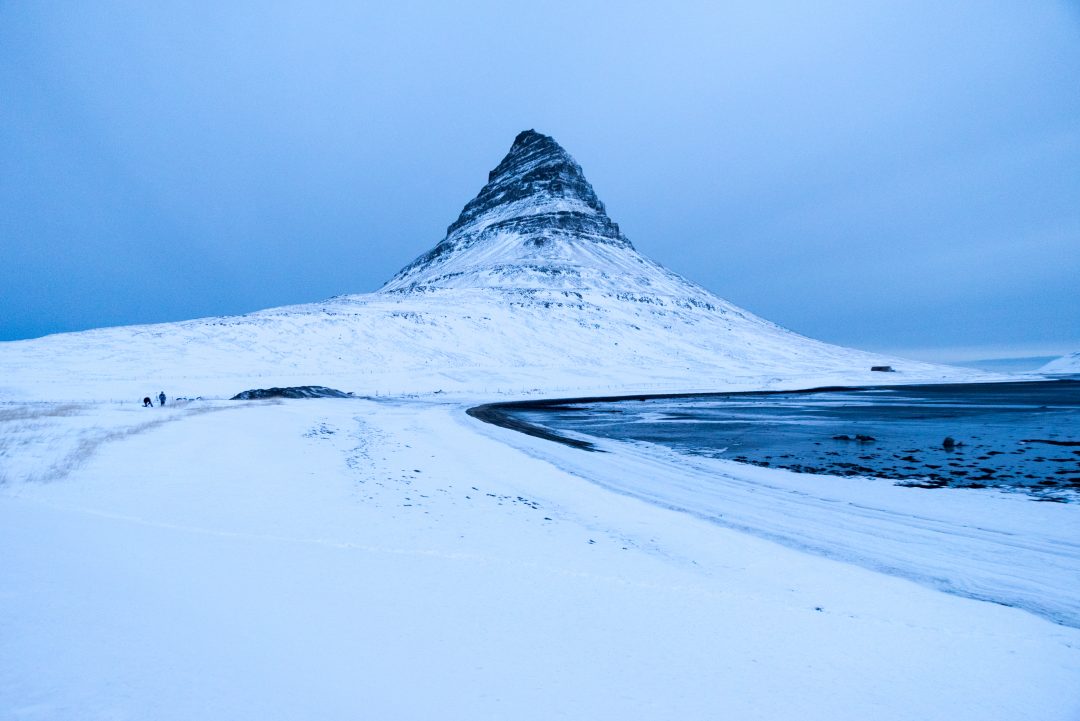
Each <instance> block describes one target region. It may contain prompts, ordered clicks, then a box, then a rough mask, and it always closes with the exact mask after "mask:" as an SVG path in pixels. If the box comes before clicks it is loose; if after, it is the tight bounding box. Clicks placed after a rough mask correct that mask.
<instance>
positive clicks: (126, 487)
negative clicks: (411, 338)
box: [0, 400, 1080, 720]
mask: <svg viewBox="0 0 1080 721" xmlns="http://www.w3.org/2000/svg"><path fill="white" fill-rule="evenodd" d="M208 407H215V408H216V407H225V410H222V411H221V412H203V413H197V414H196V413H189V414H186V415H183V416H182V417H180V418H179V420H178V421H177V422H170V423H164V424H161V425H159V426H156V427H153V428H150V429H147V430H145V431H144V432H140V433H136V434H128V435H124V436H115V437H110V440H109V441H107V442H103V443H102V444H100V445H99V446H97V447H96V448H95V450H94V452H93V453H92V454H90V455H89V456H88V457H87V458H86V460H85V462H84V464H83V465H82V466H81V467H80V468H77V469H75V470H73V471H72V472H71V473H70V474H69V475H67V476H66V477H64V478H62V479H58V480H56V481H53V482H34V483H28V482H18V483H8V484H6V485H4V486H2V487H0V557H2V558H3V559H4V563H3V564H0V638H2V639H3V640H4V642H3V643H2V644H0V718H16V719H38V718H47V719H106V718H107V719H115V718H155V719H173V718H175V719H190V718H223V719H224V718H228V719H300V718H320V719H345V718H349V719H355V718H380V719H419V718H462V719H482V718H523V719H529V718H536V719H550V718H559V717H562V718H573V719H608V718H611V719H614V718H621V719H625V718H639V719H668V718H670V719H675V718H679V719H688V718H739V719H847V718H851V719H856V718H858V719H865V718H875V719H910V718H920V719H966V718H972V719H980V720H985V719H1040V720H1045V719H1069V718H1075V717H1076V715H1077V713H1078V712H1080V698H1078V695H1077V694H1076V692H1075V688H1076V680H1077V679H1078V678H1080V631H1077V630H1076V629H1073V628H1068V627H1064V626H1060V625H1054V624H1051V623H1049V622H1047V621H1045V620H1043V619H1041V618H1038V617H1036V616H1034V615H1031V614H1028V613H1025V612H1022V611H1019V610H1017V609H1011V608H1005V607H1002V606H998V605H993V604H988V603H982V602H977V601H973V600H969V599H965V598H960V597H957V596H951V595H946V594H942V593H938V592H935V591H933V590H930V589H928V588H925V587H923V586H920V585H916V584H914V583H911V582H909V581H906V580H903V579H899V578H895V577H890V576H886V575H882V574H878V573H873V572H871V571H868V570H865V569H862V568H859V567H856V566H853V565H848V564H843V563H839V562H837V561H833V560H829V559H826V558H821V557H815V556H810V555H806V554H804V553H800V552H797V551H794V550H791V549H789V548H785V547H783V546H780V545H777V544H775V543H771V542H768V541H765V540H762V539H759V538H755V537H753V536H751V535H747V534H743V533H737V532H735V531H732V530H729V529H727V528H723V527H720V526H717V525H716V524H714V523H709V522H706V521H704V520H701V519H698V518H695V517H693V516H690V515H687V514H684V513H677V512H674V511H671V510H668V509H665V508H661V507H658V506H655V505H651V504H648V503H644V502H642V501H640V500H638V499H635V498H632V497H629V496H627V495H618V494H613V493H611V492H610V491H608V490H605V489H603V488H601V487H600V486H598V485H595V484H592V483H588V482H585V481H583V480H582V479H580V478H578V477H576V476H574V475H571V474H569V473H567V472H565V471H562V470H559V469H558V468H557V467H556V466H555V465H553V464H552V463H551V462H549V461H548V460H545V459H542V458H539V457H536V456H537V454H536V453H535V451H534V449H529V448H524V449H523V448H521V447H513V446H511V445H507V444H506V443H505V442H504V441H503V439H502V438H498V439H497V438H496V437H495V436H497V435H498V434H499V433H501V430H500V429H492V428H490V427H487V426H483V425H482V424H479V423H478V422H476V421H474V420H473V419H471V418H468V417H467V416H465V415H464V413H463V406H462V405H461V404H456V403H447V404H438V403H432V402H424V401H400V400H398V401H390V400H387V401H382V402H376V401H365V400H356V401H352V400H346V401H342V400H314V401H311V400H309V401H288V402H279V403H274V402H253V403H236V404H225V403H221V404H216V403H215V404H208ZM140 410H142V409H140ZM154 410H157V409H154ZM114 412H115V409H112V408H110V407H108V406H104V407H102V408H101V413H102V415H101V417H100V419H99V421H100V423H101V424H102V426H103V427H109V426H111V425H114V424H115V423H116V419H115V417H114V415H113V414H114ZM146 412H147V413H150V412H151V409H146ZM181 412H182V411H178V413H181ZM94 413H95V412H94V411H93V410H91V411H88V412H87V415H86V416H83V417H84V418H86V419H93V418H94ZM65 432H66V431H65ZM530 440H531V439H530ZM537 443H539V441H537ZM526 451H528V452H526ZM590 455H597V457H599V454H590ZM653 469H654V471H653V472H654V473H656V474H663V473H665V471H664V470H663V467H662V466H661V465H656V466H654V467H653ZM548 519H550V520H548Z"/></svg>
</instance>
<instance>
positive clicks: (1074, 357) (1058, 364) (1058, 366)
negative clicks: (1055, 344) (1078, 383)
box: [1039, 350, 1080, 374]
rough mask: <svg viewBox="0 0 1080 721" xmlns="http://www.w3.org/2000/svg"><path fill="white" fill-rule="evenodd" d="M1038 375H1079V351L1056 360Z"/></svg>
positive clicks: (1041, 369) (1044, 367)
mask: <svg viewBox="0 0 1080 721" xmlns="http://www.w3.org/2000/svg"><path fill="white" fill-rule="evenodd" d="M1039 372H1040V373H1054V374H1059V373H1080V350H1078V351H1076V352H1075V353H1069V354H1068V355H1063V356H1061V357H1060V358H1056V359H1054V360H1052V361H1050V362H1049V363H1047V364H1046V365H1044V366H1043V367H1042V368H1040V369H1039Z"/></svg>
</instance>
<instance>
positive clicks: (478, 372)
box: [0, 130, 964, 399]
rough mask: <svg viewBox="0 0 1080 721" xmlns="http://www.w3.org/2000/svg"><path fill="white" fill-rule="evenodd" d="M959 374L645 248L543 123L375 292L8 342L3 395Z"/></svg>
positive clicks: (548, 387) (669, 386) (550, 389)
mask: <svg viewBox="0 0 1080 721" xmlns="http://www.w3.org/2000/svg"><path fill="white" fill-rule="evenodd" d="M807 302H811V299H807ZM873 365H891V366H893V367H894V368H896V369H897V370H898V371H900V373H897V374H889V375H887V376H886V375H884V374H882V373H871V372H870V367H871V366H873ZM958 373H964V372H963V371H959V370H957V369H948V368H944V367H941V366H933V365H929V364H923V363H915V362H909V361H901V360H897V359H893V358H886V357H882V356H879V355H876V354H871V353H864V352H861V351H856V350H852V349H848V348H841V347H838V346H834V345H829V344H826V343H822V342H819V341H815V340H812V339H809V338H806V337H803V336H800V335H798V334H795V333H792V332H790V331H788V330H785V329H783V328H780V327H779V326H777V325H775V324H773V323H770V322H768V321H766V320H763V319H761V318H758V317H756V316H754V315H753V314H751V313H749V312H747V311H744V310H742V309H740V308H738V307H736V306H735V305H732V304H731V303H729V302H728V301H726V300H723V299H721V298H719V297H717V296H715V295H713V294H712V293H710V292H709V291H707V290H705V289H704V288H702V287H700V286H698V285H696V284H694V283H692V282H690V281H689V280H687V279H685V278H683V277H681V276H679V275H677V274H676V273H673V272H671V271H669V270H667V269H665V268H663V267H662V266H660V265H659V264H657V263H655V262H653V261H652V260H649V259H648V258H646V257H644V256H643V255H641V254H640V253H638V252H637V251H636V250H635V249H634V246H633V244H632V243H631V242H630V241H629V240H628V239H627V238H626V236H625V235H623V233H622V232H621V230H620V229H619V226H618V225H617V224H616V223H615V222H613V221H612V220H611V219H610V218H609V217H608V215H607V212H606V211H605V208H604V204H603V203H602V202H601V201H600V199H599V197H597V194H596V192H595V191H594V190H593V188H592V186H591V185H590V184H589V182H588V181H587V180H586V179H585V175H584V173H583V172H582V169H581V167H580V166H579V165H578V164H577V163H576V162H575V161H574V159H573V158H572V157H570V155H569V154H568V153H567V152H566V151H565V150H564V149H563V148H562V147H560V146H559V144H558V143H556V142H555V141H554V140H553V139H552V138H550V137H548V136H546V135H542V134H540V133H537V132H535V131H532V130H528V131H525V132H523V133H521V134H519V135H518V136H517V138H515V140H514V143H513V145H512V146H511V148H510V152H509V153H508V154H507V155H506V157H505V158H504V159H503V160H502V162H501V163H499V165H498V166H496V168H495V169H494V170H492V171H491V173H490V174H489V175H488V182H487V184H486V185H485V186H484V187H483V188H482V189H481V190H480V192H479V194H477V196H476V197H475V198H474V199H473V200H471V201H470V202H469V203H468V204H466V205H465V207H464V209H463V210H462V212H461V215H460V216H459V217H458V218H457V220H455V221H454V222H453V223H452V224H451V225H450V226H449V228H448V229H447V233H446V236H445V237H444V238H443V240H442V241H440V242H439V243H438V244H437V245H436V246H435V247H434V248H433V249H432V250H431V251H429V252H428V253H425V254H424V255H422V256H420V257H419V258H417V259H416V260H415V261H413V262H412V263H410V264H409V265H407V266H406V267H404V268H403V269H402V270H401V271H400V272H399V273H398V274H397V275H395V276H394V277H393V278H392V279H390V281H388V282H387V283H386V284H385V285H384V286H383V287H382V288H381V289H380V290H379V291H377V292H375V293H369V294H361V295H345V296H338V297H336V298H331V299H329V300H327V301H323V302H320V303H311V304H306V305H298V306H288V307H282V308H274V309H269V310H265V311H261V312H257V313H251V314H248V315H243V316H234V317H224V318H203V319H199V320H192V321H185V322H180V323H165V324H157V325H145V326H127V327H121V328H106V329H100V330H93V331H86V332H81V333H68V334H60V335H54V336H46V337H44V338H39V339H35V340H29V341H15V342H10V343H3V344H0V396H3V397H8V398H38V399H44V398H64V399H68V398H97V399H103V398H115V399H121V398H125V399H126V398H141V397H142V396H143V395H146V393H148V392H150V393H152V392H154V391H155V390H156V389H158V388H159V387H160V388H168V389H169V390H170V391H171V393H170V394H171V395H174V396H175V395H191V396H196V395H198V396H206V397H214V396H221V397H231V396H232V395H234V394H236V393H238V392H241V391H244V390H247V389H250V388H260V387H261V388H266V387H270V386H279V387H285V386H297V385H322V386H330V387H334V388H339V389H341V390H345V391H353V392H355V393H357V394H365V393H366V394H375V393H380V394H381V393H394V394H400V393H432V392H436V391H458V392H463V393H471V394H493V393H500V392H502V393H513V394H520V393H522V392H533V391H538V392H543V393H547V394H582V393H594V392H600V393H608V394H617V393H620V392H626V393H637V392H649V391H653V392H661V391H674V390H699V389H700V390H712V389H719V388H737V387H746V388H758V387H762V386H768V385H772V386H777V385H780V386H786V387H794V386H800V385H814V384H821V383H835V382H848V383H866V382H878V383H880V382H883V381H886V382H895V381H901V380H912V379H916V378H918V379H922V380H940V379H945V378H954V377H958V376H957V375H956V374H958Z"/></svg>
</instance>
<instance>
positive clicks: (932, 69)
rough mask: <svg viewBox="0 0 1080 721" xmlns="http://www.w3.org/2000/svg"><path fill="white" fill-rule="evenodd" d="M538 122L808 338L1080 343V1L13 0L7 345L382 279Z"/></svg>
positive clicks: (9, 11)
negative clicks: (290, 0)
mask: <svg viewBox="0 0 1080 721" xmlns="http://www.w3.org/2000/svg"><path fill="white" fill-rule="evenodd" d="M526 128H535V129H537V130H538V131H540V132H543V133H547V134H549V135H552V136H554V137H555V139H556V140H558V141H559V142H560V143H561V144H562V145H563V146H564V147H565V148H566V149H567V150H568V151H569V152H570V153H571V154H572V155H574V156H575V157H576V158H577V160H578V162H579V163H581V165H582V166H583V168H584V170H585V173H586V176H587V177H588V178H589V179H590V181H591V182H592V184H593V186H594V187H595V188H596V191H597V193H598V194H599V196H600V197H601V199H603V200H604V201H605V203H606V204H607V207H608V211H609V213H610V215H611V216H612V218H613V219H614V220H615V221H617V222H618V223H619V224H620V226H621V227H622V229H623V231H624V232H625V233H626V235H627V236H628V237H629V238H630V239H631V241H632V242H633V243H634V244H635V245H636V247H637V248H638V249H639V250H640V251H642V252H643V253H645V254H646V255H649V256H651V257H652V258H654V259H656V260H658V261H660V262H661V263H663V264H664V265H666V266H668V267H669V268H671V269H673V270H675V271H677V272H679V273H682V274H683V275H685V276H687V277H688V278H690V279H692V280H694V281H696V282H698V283H700V284H702V285H704V286H705V287H706V288H708V289H709V290H711V291H713V292H715V293H717V294H718V295H720V296H722V297H724V298H727V299H729V300H731V301H732V302H734V303H736V304H738V305H741V306H743V307H745V308H748V309H750V310H751V311H754V312H755V313H758V314H759V315H762V316H764V317H766V318H769V319H770V320H773V321H776V322H778V323H780V324H782V325H784V326H787V327H789V328H791V329H793V330H796V331H798V332H800V333H804V334H806V335H810V336H814V337H818V338H821V339H823V340H827V341H832V342H836V343H842V344H845V345H853V346H858V347H863V348H868V349H873V350H883V351H900V352H906V353H910V354H914V355H918V356H919V357H926V358H931V359H938V360H954V359H958V358H962V357H967V358H976V357H984V358H985V357H993V356H1008V355H1044V354H1045V355H1053V354H1060V353H1063V352H1065V351H1068V350H1076V349H1078V348H1080V3H1077V2H1075V1H1074V2H1064V1H1062V2H1049V1H1048V2H1038V1H1023V2H986V1H985V0H982V1H980V2H972V3H964V2H949V3H941V2H926V3H919V2H896V3H877V2H863V1H859V2H851V3H804V2H792V3H751V2H747V3H738V4H735V3H732V4H725V3H722V2H716V1H715V0H713V1H710V2H701V3H689V2H684V3H679V2H676V3H670V4H669V3H655V2H643V3H633V2H612V3H590V2H582V1H578V2H572V3H565V4H545V3H542V2H529V3H523V4H521V5H520V6H519V7H514V4H512V3H507V2H492V3H475V4H466V3H431V4H426V3H407V2H402V3H396V2H395V3H388V2H379V3H363V2H348V3H341V4H334V3H325V4H317V3H313V2H298V3H295V4H284V3H283V4H270V3H265V2H252V3H250V4H244V3H241V2H228V3H206V4H204V5H201V6H200V5H199V4H197V3H177V4H176V5H170V4H168V3H156V2H155V3H145V2H141V1H140V2H131V3H107V2H102V3H53V4H50V3H29V2H27V3H21V2H5V1H4V0H0V339H17V338H27V337H34V336H39V335H43V334H46V333H53V332H58V331H68V330H80V329H85V328H92V327H98V326H104V325H118V324H129V323H147V322H157V321H172V320H182V319H187V318H194V317H200V316H207V315H225V314H236V313H243V312H247V311H252V310H257V309H260V308H266V307H271V306H276V305H283V304H289V303H299V302H307V301H317V300H320V299H323V298H326V297H329V296H332V295H337V294H342V293H360V292H369V291H373V290H375V289H377V288H378V287H379V286H380V285H381V284H382V283H383V282H385V281H386V280H387V279H389V278H390V276H392V275H393V274H394V273H395V272H396V271H397V270H398V269H399V268H400V267H401V266H403V265H405V264H406V263H408V262H409V261H411V260H412V259H413V258H414V257H415V256H417V255H419V254H420V253H422V252H424V251H426V250H427V249H429V248H430V247H431V246H433V245H434V244H435V243H436V242H438V241H439V240H440V239H441V238H442V236H443V235H444V233H445V230H446V226H447V225H449V224H450V222H451V221H453V220H454V219H455V218H456V217H457V214H458V212H459V211H460V209H461V206H463V205H464V204H465V203H466V202H467V201H468V200H470V199H471V198H472V197H473V196H474V195H475V194H476V192H477V191H478V190H479V189H480V187H481V186H482V185H483V184H484V182H485V180H486V177H487V171H488V170H490V169H491V168H493V167H494V166H495V165H496V164H497V163H498V162H499V160H501V158H502V156H503V155H504V154H505V153H506V151H507V150H508V149H509V147H510V144H511V142H512V141H513V138H514V136H515V135H516V134H517V133H518V132H519V131H520V130H523V129H526Z"/></svg>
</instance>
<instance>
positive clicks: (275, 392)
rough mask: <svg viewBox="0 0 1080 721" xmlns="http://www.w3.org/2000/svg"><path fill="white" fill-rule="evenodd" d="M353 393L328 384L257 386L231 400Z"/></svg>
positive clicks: (313, 396) (337, 395)
mask: <svg viewBox="0 0 1080 721" xmlns="http://www.w3.org/2000/svg"><path fill="white" fill-rule="evenodd" d="M352 397H353V394H352V393H345V392H344V391H339V390H335V389H334V388H327V387H326V386H293V387H291V388H255V389H253V390H250V391H244V392H243V393H237V394H236V395H235V396H233V397H232V398H230V399H229V400H231V401H257V400H262V399H264V398H352Z"/></svg>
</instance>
